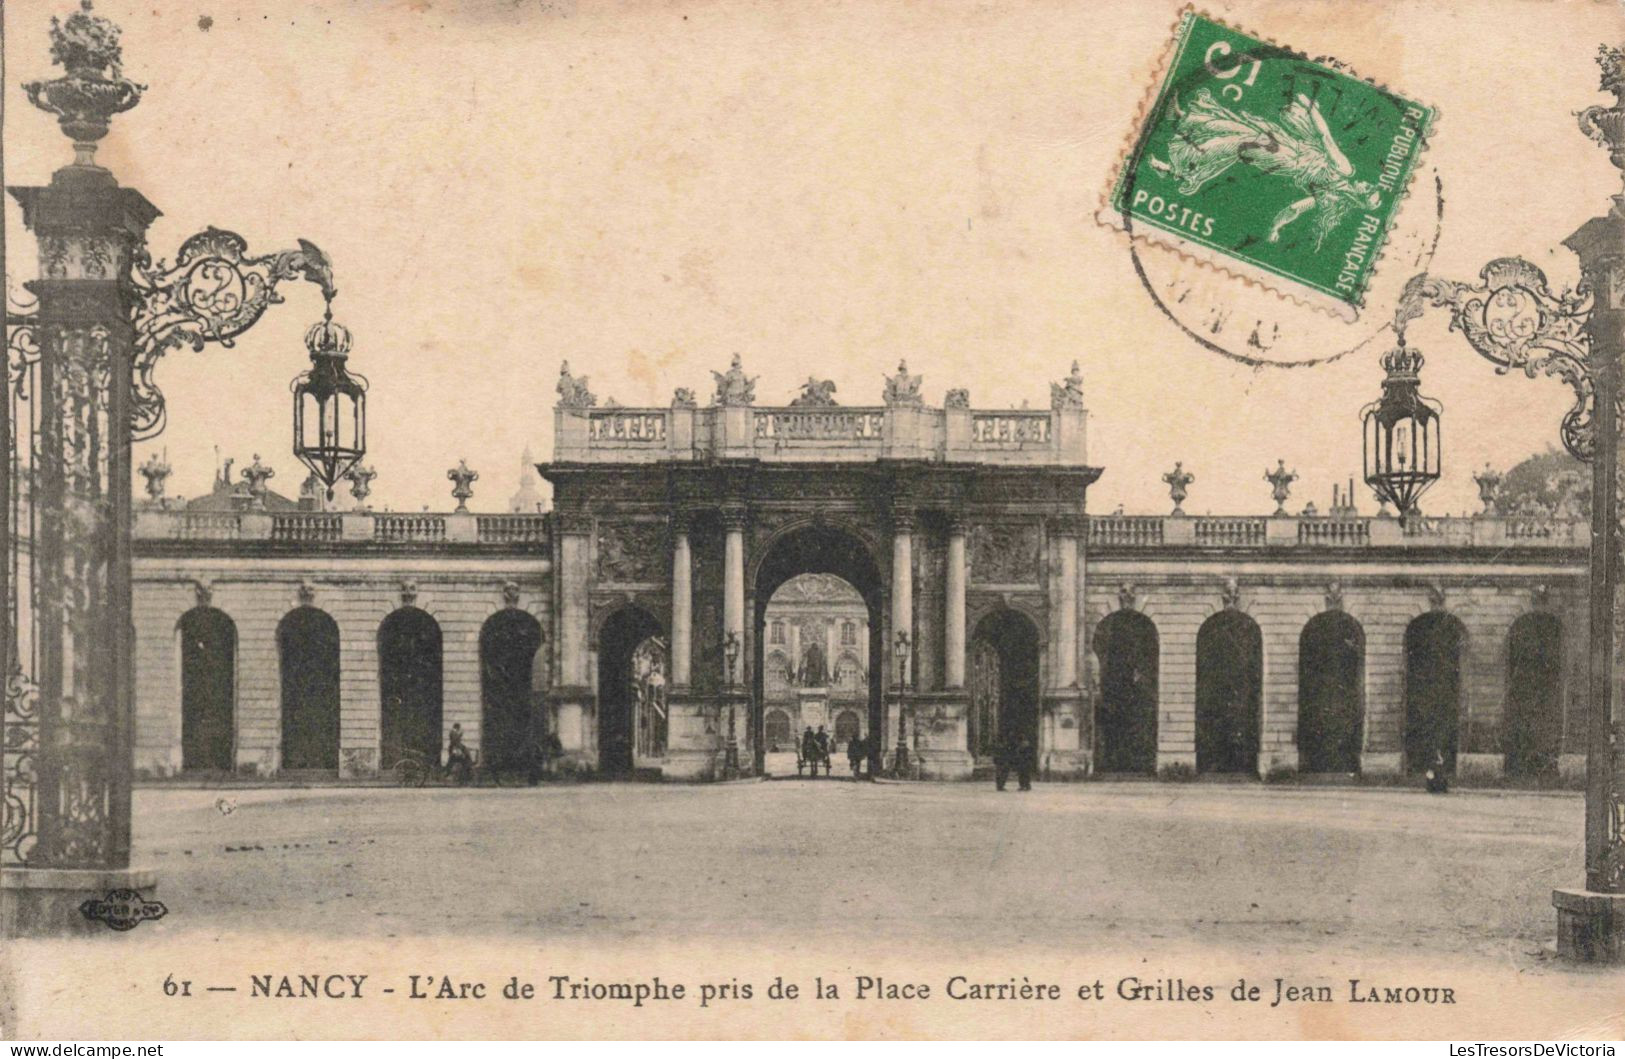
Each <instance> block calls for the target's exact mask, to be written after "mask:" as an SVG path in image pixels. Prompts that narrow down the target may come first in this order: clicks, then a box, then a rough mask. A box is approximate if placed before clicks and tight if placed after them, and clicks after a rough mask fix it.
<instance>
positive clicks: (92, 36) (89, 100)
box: [23, 0, 147, 166]
mask: <svg viewBox="0 0 1625 1059" xmlns="http://www.w3.org/2000/svg"><path fill="white" fill-rule="evenodd" d="M51 62H52V63H53V64H55V65H57V66H60V67H62V69H63V75H62V76H61V77H58V78H55V79H54V80H50V81H31V82H29V83H27V84H25V85H23V91H24V92H27V93H28V101H29V102H30V103H32V104H34V105H35V106H36V107H38V108H40V109H41V110H43V111H45V112H46V113H47V114H55V115H56V117H57V124H58V125H60V126H61V127H62V132H63V134H64V135H66V136H67V137H68V138H69V139H70V140H72V141H73V147H74V151H75V152H76V154H75V158H74V164H75V165H81V166H91V165H94V164H95V162H94V158H95V154H96V141H97V140H99V139H101V138H102V137H104V136H106V135H107V130H108V125H109V123H110V122H111V121H112V119H113V115H115V114H122V113H124V112H125V111H126V110H129V109H131V108H132V107H134V106H135V105H136V104H137V103H139V102H141V93H142V92H145V91H146V90H147V86H146V85H139V84H136V83H135V82H134V81H131V80H130V79H128V78H127V77H125V76H124V70H123V67H122V64H123V62H124V50H123V47H122V46H121V45H120V44H119V28H118V26H116V25H114V24H113V23H112V22H110V21H108V20H107V19H105V18H101V17H99V16H97V15H94V14H92V13H91V5H90V0H83V2H81V3H80V5H79V10H78V11H75V12H74V13H73V14H71V15H69V16H68V17H67V19H66V20H65V21H64V20H61V19H57V18H52V19H51Z"/></svg>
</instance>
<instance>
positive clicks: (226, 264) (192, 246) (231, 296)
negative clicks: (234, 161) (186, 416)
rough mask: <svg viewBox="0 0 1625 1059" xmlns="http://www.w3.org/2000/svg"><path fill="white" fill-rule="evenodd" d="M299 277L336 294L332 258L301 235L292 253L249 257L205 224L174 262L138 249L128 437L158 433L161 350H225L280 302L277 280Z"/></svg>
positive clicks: (230, 236)
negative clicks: (155, 377)
mask: <svg viewBox="0 0 1625 1059" xmlns="http://www.w3.org/2000/svg"><path fill="white" fill-rule="evenodd" d="M301 276H303V277H304V278H305V279H307V280H309V281H310V282H312V283H315V284H317V285H318V286H320V287H321V289H322V294H323V295H324V296H325V297H326V298H327V299H328V300H331V299H332V298H333V296H334V294H336V293H337V290H336V288H335V287H334V286H333V267H332V263H331V262H330V261H329V260H328V258H327V255H326V254H324V253H323V252H322V251H321V249H320V248H319V247H317V246H316V245H315V244H313V243H310V242H307V241H306V240H304V239H301V240H299V249H297V250H281V251H278V252H277V253H274V254H265V255H263V256H260V257H253V256H250V255H249V253H248V243H247V242H246V241H245V240H244V239H243V237H242V236H240V235H238V234H237V233H236V232H228V231H225V230H224V229H220V228H213V227H210V228H206V229H204V230H203V231H201V232H199V233H198V234H196V235H194V236H192V237H191V238H190V239H187V240H186V241H185V242H184V243H182V244H181V248H180V252H179V254H177V255H176V258H175V264H174V265H170V264H168V263H166V262H165V261H164V260H163V259H162V258H160V259H158V260H157V261H153V260H152V256H151V254H150V253H148V251H147V249H146V248H145V247H144V246H141V247H137V248H136V250H135V252H134V254H133V257H132V260H131V262H130V274H129V277H128V278H129V284H130V288H131V294H132V306H133V308H132V311H131V324H132V325H133V326H134V328H135V345H136V349H135V357H134V362H133V364H132V368H131V370H132V375H133V377H132V380H131V382H132V385H133V388H134V395H133V400H132V404H131V417H130V419H131V423H130V429H131V434H132V438H133V440H136V441H145V440H147V439H149V438H153V437H156V436H158V435H159V434H161V433H162V432H163V429H164V422H165V411H164V396H163V394H162V393H161V392H159V390H158V386H157V384H156V383H155V382H154V380H153V373H154V371H155V370H156V369H157V366H158V361H159V359H161V358H162V357H163V355H164V354H165V353H167V352H168V351H170V350H171V349H178V348H180V347H182V346H190V347H191V348H192V349H194V350H201V349H202V348H203V347H204V345H205V344H206V343H209V342H217V343H219V344H220V345H222V346H225V347H227V348H228V349H229V348H230V347H231V346H232V345H233V344H234V340H235V339H236V337H237V336H238V335H240V334H242V333H243V332H244V331H247V330H248V329H249V328H250V327H252V326H254V324H255V323H256V322H257V321H258V320H259V318H260V317H261V316H263V315H264V314H265V310H266V309H268V308H270V307H271V306H272V305H275V304H277V303H279V302H281V301H283V297H282V295H280V294H278V293H277V289H276V288H277V284H279V283H281V282H282V281H283V280H289V279H296V278H299V277H301Z"/></svg>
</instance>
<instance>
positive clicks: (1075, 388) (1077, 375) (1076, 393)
mask: <svg viewBox="0 0 1625 1059" xmlns="http://www.w3.org/2000/svg"><path fill="white" fill-rule="evenodd" d="M1049 404H1050V407H1051V408H1053V409H1056V410H1060V409H1063V408H1082V407H1083V372H1082V371H1081V370H1080V369H1079V367H1078V362H1077V361H1075V360H1074V361H1073V362H1072V374H1071V375H1068V376H1067V377H1066V378H1064V379H1062V380H1061V381H1060V382H1058V383H1057V382H1052V383H1050V384H1049Z"/></svg>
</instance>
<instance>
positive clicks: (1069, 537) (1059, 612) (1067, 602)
mask: <svg viewBox="0 0 1625 1059" xmlns="http://www.w3.org/2000/svg"><path fill="white" fill-rule="evenodd" d="M1056 545H1057V550H1058V551H1059V552H1060V581H1061V583H1060V592H1059V593H1058V595H1059V606H1058V607H1057V608H1056V622H1055V639H1056V651H1055V686H1056V687H1058V688H1070V687H1073V686H1074V685H1076V684H1077V682H1078V527H1077V525H1076V524H1075V523H1073V522H1070V521H1067V522H1062V523H1061V524H1060V525H1059V527H1058V529H1057V537H1056Z"/></svg>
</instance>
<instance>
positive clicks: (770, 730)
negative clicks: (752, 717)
mask: <svg viewBox="0 0 1625 1059" xmlns="http://www.w3.org/2000/svg"><path fill="white" fill-rule="evenodd" d="M762 731H763V738H764V739H766V740H767V752H768V753H769V754H776V753H783V752H784V750H785V748H787V747H788V746H789V745H790V740H791V739H793V738H795V734H794V729H792V728H791V727H790V715H789V714H788V713H786V712H785V711H784V710H781V709H779V708H778V707H774V708H772V709H770V710H768V711H767V715H766V717H764V718H763V720H762Z"/></svg>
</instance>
